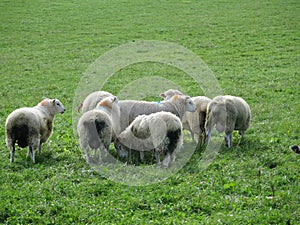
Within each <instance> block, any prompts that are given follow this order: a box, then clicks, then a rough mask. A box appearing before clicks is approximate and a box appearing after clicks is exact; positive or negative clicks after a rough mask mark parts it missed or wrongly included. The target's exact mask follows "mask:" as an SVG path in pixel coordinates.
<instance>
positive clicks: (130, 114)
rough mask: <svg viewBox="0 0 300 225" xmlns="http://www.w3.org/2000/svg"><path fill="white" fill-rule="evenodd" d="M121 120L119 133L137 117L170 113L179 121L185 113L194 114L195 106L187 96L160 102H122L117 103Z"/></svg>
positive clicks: (173, 97) (177, 96) (176, 96)
mask: <svg viewBox="0 0 300 225" xmlns="http://www.w3.org/2000/svg"><path fill="white" fill-rule="evenodd" d="M119 106H120V112H121V116H122V118H121V120H120V132H122V131H123V130H125V129H126V127H128V125H129V124H130V123H131V122H132V121H133V120H134V119H135V118H136V117H137V116H139V115H143V114H145V115H149V114H151V113H155V112H161V111H165V112H171V113H173V114H175V115H176V116H178V117H179V118H180V120H181V119H182V117H183V114H184V113H185V111H190V112H195V111H196V106H195V104H194V102H193V101H192V99H191V98H190V97H189V96H183V95H174V96H172V97H171V98H170V99H169V100H165V101H162V102H147V101H136V100H123V101H120V102H119Z"/></svg>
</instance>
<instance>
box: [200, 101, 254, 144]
mask: <svg viewBox="0 0 300 225" xmlns="http://www.w3.org/2000/svg"><path fill="white" fill-rule="evenodd" d="M250 120H251V111H250V107H249V105H248V104H247V102H246V101H245V100H244V99H242V98H241V97H235V96H230V95H225V96H217V97H215V98H213V99H212V101H211V102H210V103H209V104H208V108H207V120H206V123H205V129H206V135H207V139H206V143H207V144H208V143H209V140H210V138H211V132H212V128H213V126H214V125H216V130H217V131H218V132H219V133H221V132H224V131H225V142H226V146H227V147H230V146H231V145H232V132H233V130H238V131H239V134H240V135H241V139H243V137H244V133H245V131H246V130H247V129H248V128H249V125H250Z"/></svg>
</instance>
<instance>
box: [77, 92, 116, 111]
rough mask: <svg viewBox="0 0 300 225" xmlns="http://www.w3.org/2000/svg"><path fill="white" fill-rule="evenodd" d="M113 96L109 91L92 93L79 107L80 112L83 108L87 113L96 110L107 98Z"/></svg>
mask: <svg viewBox="0 0 300 225" xmlns="http://www.w3.org/2000/svg"><path fill="white" fill-rule="evenodd" d="M110 96H113V95H112V94H111V93H109V92H107V91H95V92H92V93H90V94H89V95H88V96H87V97H86V98H85V99H84V101H83V103H82V104H81V105H80V106H79V107H78V112H79V111H80V109H81V108H82V112H83V113H85V112H87V111H89V110H92V109H94V108H96V106H97V104H98V103H99V102H100V101H101V100H103V99H104V98H106V97H110Z"/></svg>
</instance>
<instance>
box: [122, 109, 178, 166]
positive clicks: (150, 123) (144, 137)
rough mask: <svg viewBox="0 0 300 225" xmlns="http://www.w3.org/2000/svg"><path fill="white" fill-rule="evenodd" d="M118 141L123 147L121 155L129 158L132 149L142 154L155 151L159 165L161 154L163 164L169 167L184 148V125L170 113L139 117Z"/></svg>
mask: <svg viewBox="0 0 300 225" xmlns="http://www.w3.org/2000/svg"><path fill="white" fill-rule="evenodd" d="M117 140H118V142H119V145H120V146H121V148H120V149H119V151H120V153H119V154H120V155H124V156H128V154H130V151H131V149H133V150H136V151H140V152H141V153H142V152H144V151H151V150H152V149H154V152H155V156H156V162H157V164H160V163H161V161H160V154H163V155H164V157H163V158H164V159H163V162H162V163H163V165H164V166H166V167H169V166H170V165H171V163H172V162H173V161H174V160H175V155H176V154H177V153H178V151H179V150H180V148H181V147H182V143H183V133H182V124H181V121H180V119H179V118H178V117H177V116H175V115H174V114H172V113H170V112H156V113H152V114H150V115H139V116H138V117H136V118H135V120H134V121H133V122H132V123H131V124H130V125H129V126H128V127H127V128H126V129H125V130H124V131H123V132H122V133H121V134H120V135H119V136H118V139H117ZM128 152H129V153H128ZM128 158H130V156H129V157H128Z"/></svg>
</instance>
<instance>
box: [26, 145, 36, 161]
mask: <svg viewBox="0 0 300 225" xmlns="http://www.w3.org/2000/svg"><path fill="white" fill-rule="evenodd" d="M29 155H31V159H32V162H33V163H35V154H34V148H33V147H32V146H31V145H29V146H28V152H27V157H28V156H29Z"/></svg>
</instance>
